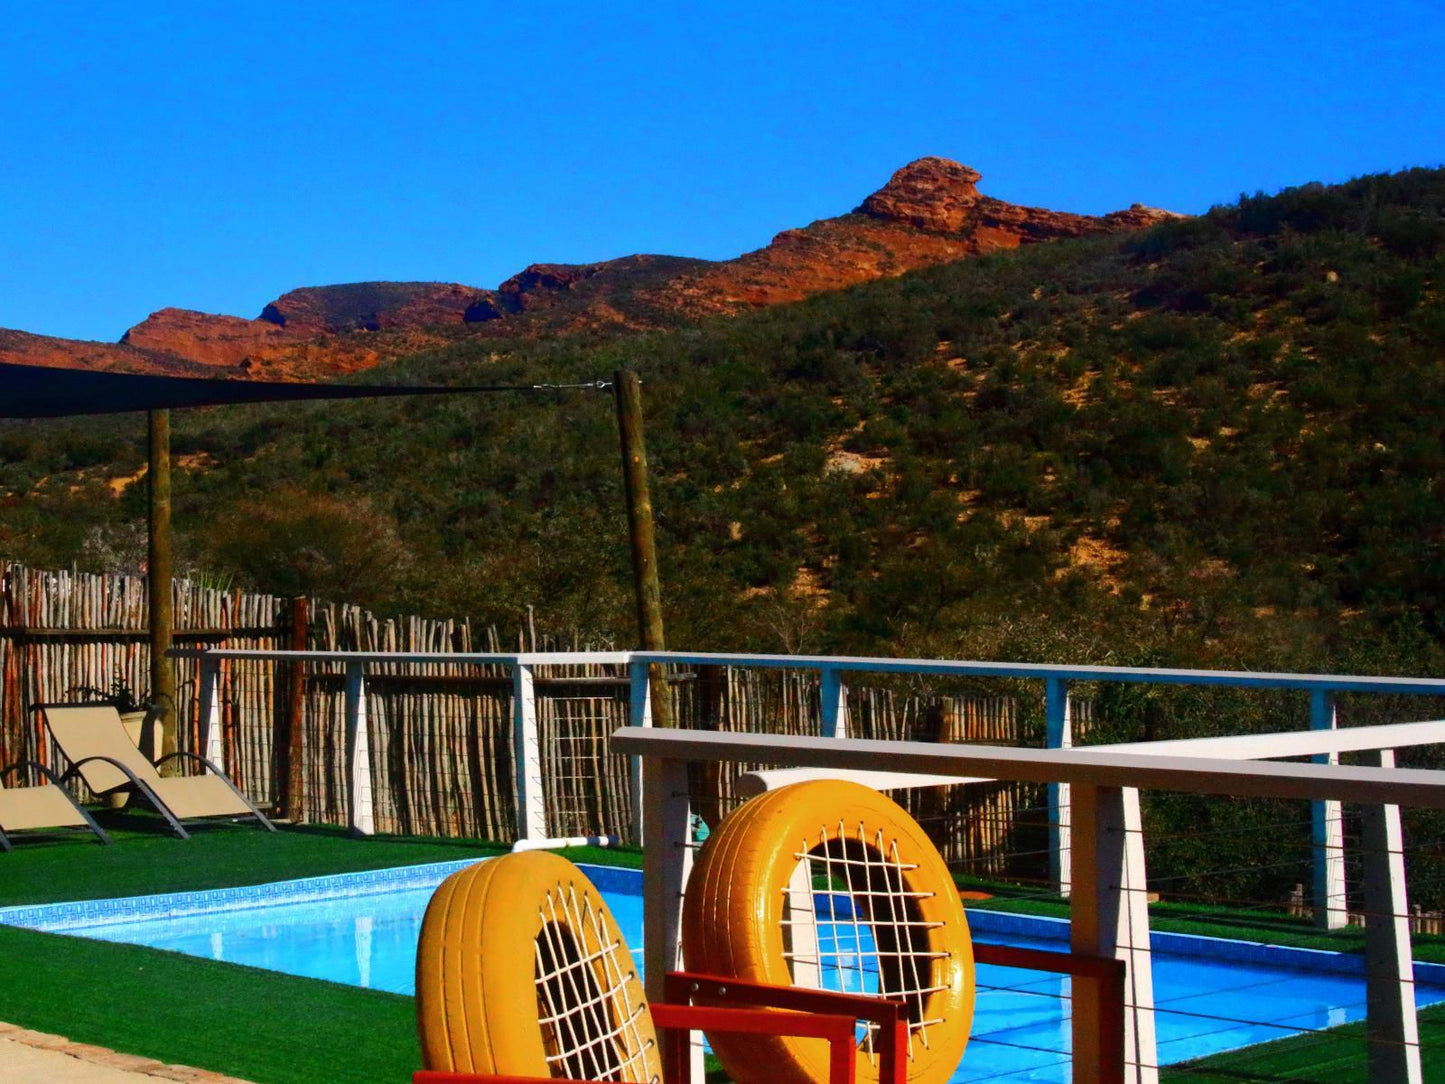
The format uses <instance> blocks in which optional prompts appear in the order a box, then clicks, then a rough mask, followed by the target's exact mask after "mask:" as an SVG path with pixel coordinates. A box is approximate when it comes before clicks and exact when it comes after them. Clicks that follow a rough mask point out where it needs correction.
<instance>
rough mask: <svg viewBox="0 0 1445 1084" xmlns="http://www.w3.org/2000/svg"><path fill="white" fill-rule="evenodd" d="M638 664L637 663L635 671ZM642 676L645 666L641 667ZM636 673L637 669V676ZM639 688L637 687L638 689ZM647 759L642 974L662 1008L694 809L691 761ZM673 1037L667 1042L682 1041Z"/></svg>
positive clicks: (696, 1063) (695, 1050) (675, 962)
mask: <svg viewBox="0 0 1445 1084" xmlns="http://www.w3.org/2000/svg"><path fill="white" fill-rule="evenodd" d="M637 665H638V664H637V663H634V664H633V666H634V667H636V666H637ZM642 669H643V670H644V672H645V671H646V669H647V667H646V665H645V664H643V666H642ZM636 673H637V671H636V670H635V669H634V670H633V674H634V675H635V674H636ZM634 687H635V686H634ZM642 759H643V767H642V772H643V777H642V792H641V802H640V803H639V804H640V805H641V806H642V809H643V831H644V834H645V835H646V837H647V839H648V840H649V843H648V847H647V850H646V851H645V852H644V853H643V858H642V903H643V908H644V912H645V913H646V915H647V921H646V922H645V923H644V924H643V930H642V940H643V970H644V972H645V973H646V975H647V996H648V999H649V1000H651V1001H653V1002H655V1003H657V1004H661V1003H662V1002H663V1001H664V1000H665V998H664V990H663V981H664V979H665V978H666V977H667V973H668V972H669V971H676V970H677V969H678V968H679V967H681V966H682V894H683V892H684V891H685V890H686V888H687V878H688V875H689V874H690V873H691V872H692V848H691V847H690V846H689V844H690V842H691V839H692V827H691V825H692V808H691V803H690V802H689V800H688V791H687V761H685V760H673V759H670V758H663V757H646V758H642ZM694 1035H695V1036H697V1038H696V1039H695V1040H694V1042H693V1047H692V1058H691V1063H692V1080H694V1081H698V1080H701V1079H702V1072H701V1070H702V1041H701V1033H699V1032H694ZM678 1037H679V1036H678V1033H676V1032H674V1033H673V1034H672V1035H670V1036H668V1037H667V1040H666V1041H670V1042H676V1041H678Z"/></svg>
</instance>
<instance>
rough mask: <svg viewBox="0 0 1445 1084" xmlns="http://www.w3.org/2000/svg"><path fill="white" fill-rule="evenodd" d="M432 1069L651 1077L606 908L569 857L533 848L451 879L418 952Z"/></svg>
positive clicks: (622, 944) (634, 988) (645, 1021)
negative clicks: (567, 858)
mask: <svg viewBox="0 0 1445 1084" xmlns="http://www.w3.org/2000/svg"><path fill="white" fill-rule="evenodd" d="M416 1015H417V1032H418V1034H419V1035H420V1037H421V1047H422V1063H423V1065H425V1066H426V1068H428V1069H435V1070H442V1071H445V1072H456V1073H475V1074H478V1075H486V1076H491V1075H495V1076H514V1077H543V1078H546V1077H565V1078H571V1079H578V1080H626V1081H637V1082H640V1084H649V1082H653V1084H655V1082H659V1081H661V1079H662V1064H661V1059H660V1057H659V1053H658V1048H657V1034H656V1032H655V1030H654V1028H653V1024H652V1018H651V1015H650V1014H649V1012H648V1009H647V1002H646V999H645V997H644V995H643V990H642V984H641V982H640V980H639V977H638V975H637V967H636V964H635V963H634V961H633V959H632V955H631V953H630V952H629V951H628V948H627V942H626V940H625V939H624V938H623V936H622V934H621V932H620V930H619V929H618V927H617V922H616V920H615V919H614V918H613V917H612V912H611V911H610V910H609V909H608V907H607V904H606V902H604V900H603V899H602V896H601V895H600V894H599V893H598V891H597V889H596V888H595V887H594V886H593V884H592V882H591V881H589V880H588V879H587V877H586V876H585V875H584V874H583V873H582V872H581V871H580V870H579V869H578V868H577V867H576V866H574V865H573V864H572V863H571V862H568V861H567V860H566V859H564V858H561V857H559V856H557V855H555V854H549V853H547V852H544V851H534V852H531V853H528V854H516V855H506V856H504V857H501V858H494V859H491V860H489V861H486V862H479V863H478V864H476V865H474V866H469V867H467V868H466V869H463V870H460V871H459V872H457V873H454V874H452V875H451V876H450V877H448V878H447V879H446V880H445V881H444V882H442V885H441V887H440V888H438V889H437V891H436V894H435V895H434V896H433V897H432V900H431V903H430V904H429V905H428V906H427V909H426V917H425V919H423V921H422V930H421V940H420V943H419V944H418V946H417V982H416Z"/></svg>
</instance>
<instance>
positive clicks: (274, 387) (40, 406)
mask: <svg viewBox="0 0 1445 1084" xmlns="http://www.w3.org/2000/svg"><path fill="white" fill-rule="evenodd" d="M609 387H611V383H610V382H608V381H604V380H594V381H588V382H586V383H580V384H465V385H460V384H459V385H421V384H303V383H293V382H287V381H277V380H225V379H212V378H208V377H192V376H158V375H154V374H151V373H113V372H97V371H95V370H91V369H55V368H50V367H48V366H43V365H18V364H12V363H10V362H0V418H61V417H68V416H71V415H78V414H123V413H126V412H128V411H136V410H168V409H178V408H184V407H202V406H225V405H228V404H231V403H283V402H297V401H304V400H318V399H381V398H389V397H394V396H398V395H477V394H482V393H486V392H545V391H567V390H582V389H591V390H599V391H600V390H605V389H607V388H609Z"/></svg>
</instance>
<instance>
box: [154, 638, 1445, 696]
mask: <svg viewBox="0 0 1445 1084" xmlns="http://www.w3.org/2000/svg"><path fill="white" fill-rule="evenodd" d="M171 654H172V655H173V656H175V657H176V658H190V659H196V658H212V659H278V660H287V661H306V662H362V663H397V662H425V663H445V662H451V663H479V664H485V663H492V664H501V665H524V666H547V665H587V664H594V665H619V666H620V665H625V664H627V663H630V662H643V663H665V664H667V663H670V664H676V665H695V666H746V667H752V668H756V669H796V670H822V671H830V672H833V673H842V672H863V673H874V674H930V675H935V676H939V677H949V676H955V677H995V678H1025V679H1033V680H1047V679H1053V680H1058V681H1103V682H1123V683H1133V684H1146V685H1219V686H1227V687H1232V688H1241V689H1310V690H1317V691H1318V690H1323V691H1328V692H1371V693H1398V694H1407V695H1418V696H1445V678H1414V677H1371V676H1367V675H1360V674H1291V673H1265V672H1258V673H1256V672H1253V671H1248V670H1182V669H1147V668H1143V667H1133V666H1052V665H1047V664H1043V663H1013V662H977V661H971V660H963V659H960V660H951V659H888V658H881V657H867V656H848V655H744V654H732V653H716V652H686V651H555V652H505V651H504V652H476V651H473V652H449V651H282V650H274V651H272V650H259V649H249V648H246V649H243V648H173V649H172V650H171Z"/></svg>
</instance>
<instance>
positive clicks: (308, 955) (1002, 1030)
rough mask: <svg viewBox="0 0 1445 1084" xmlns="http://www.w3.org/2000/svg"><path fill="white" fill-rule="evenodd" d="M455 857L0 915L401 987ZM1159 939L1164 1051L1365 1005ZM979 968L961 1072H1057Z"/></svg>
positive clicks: (620, 908) (1015, 939)
mask: <svg viewBox="0 0 1445 1084" xmlns="http://www.w3.org/2000/svg"><path fill="white" fill-rule="evenodd" d="M455 868H457V864H456V863H451V864H447V865H445V866H438V867H419V868H416V869H414V870H407V871H402V870H396V871H382V872H381V873H378V874H362V875H347V876H343V877H338V878H326V879H324V882H325V883H318V882H293V883H292V885H289V886H288V885H285V884H283V885H266V886H258V887H257V888H254V889H239V890H229V891H223V892H209V893H191V894H183V895H180V896H172V897H154V898H147V899H141V900H135V901H131V900H118V901H99V902H97V903H93V904H72V905H57V906H54V907H49V908H11V909H8V910H4V911H0V922H11V923H15V924H19V925H27V926H34V927H38V928H49V929H56V930H61V931H63V932H67V933H73V934H77V935H80V936H84V937H93V938H99V939H103V940H107V941H122V942H128V943H131V944H139V945H147V946H150V947H153V948H158V949H167V950H170V951H174V952H183V953H187V954H189V955H192V956H201V957H205V958H208V959H215V960H225V961H228V962H231V963H238V964H248V965H250V966H252V967H262V968H267V969H270V970H274V971H284V972H288V973H290V974H293V975H303V976H306V977H309V978H315V979H325V980H329V981H331V982H341V983H347V984H350V985H354V986H364V987H368V988H370V989H375V990H388V991H391V992H394V993H398V994H410V993H412V992H413V981H414V976H413V969H414V967H415V958H416V943H417V936H418V933H419V930H420V927H421V916H422V913H423V911H424V910H425V908H426V904H427V901H428V900H429V899H430V898H431V894H432V892H433V890H434V888H435V886H436V885H437V884H438V883H440V881H441V879H442V878H443V877H444V876H445V875H446V874H447V873H450V872H451V871H452V869H455ZM589 873H593V874H594V876H595V878H596V879H597V880H598V881H599V883H600V885H601V887H602V888H603V890H604V894H605V895H606V897H607V901H608V904H609V905H610V906H611V908H612V910H613V913H614V914H615V915H616V917H617V920H618V923H619V925H621V927H622V929H623V931H624V933H625V934H626V936H627V939H628V943H629V944H630V945H632V946H633V949H634V952H635V953H637V956H638V964H639V967H640V966H641V962H642V961H641V946H642V900H641V897H640V895H638V893H639V892H640V878H639V877H637V875H636V874H635V873H630V872H627V871H614V870H607V871H601V870H596V871H594V870H589ZM297 897H301V898H300V899H299V901H297V902H287V901H288V899H289V900H296V899H297ZM188 911H189V912H192V913H186V912H188ZM970 921H971V924H972V926H973V932H974V937H975V939H976V940H979V941H992V942H998V943H1005V944H1011V945H1020V946H1025V947H1033V948H1043V949H1051V950H1054V951H1059V950H1063V949H1066V945H1065V944H1063V943H1061V941H1060V938H1061V937H1063V936H1066V926H1065V925H1064V924H1062V923H1058V922H1051V921H1050V920H1047V919H1027V918H1021V917H1019V916H1003V915H994V914H989V913H982V912H977V911H975V912H972V913H971V915H970ZM850 928H851V924H850ZM841 929H842V928H841V926H840V933H841ZM819 936H820V941H821V940H825V939H829V938H830V937H831V936H832V934H831V932H830V931H828V930H827V928H826V926H824V927H823V928H820V930H819ZM844 936H851V935H844ZM1157 941H1158V943H1157V944H1156V946H1155V952H1154V991H1155V1002H1156V1006H1157V1009H1156V1027H1157V1031H1158V1045H1159V1058H1160V1062H1161V1063H1162V1064H1172V1063H1175V1062H1179V1061H1185V1060H1188V1059H1190V1058H1196V1057H1200V1056H1202V1055H1206V1054H1213V1053H1218V1052H1220V1051H1223V1050H1231V1049H1235V1048H1238V1047H1241V1046H1248V1045H1251V1044H1253V1043H1259V1042H1266V1041H1268V1040H1271V1039H1278V1038H1283V1037H1286V1036H1289V1035H1293V1034H1297V1033H1298V1032H1299V1031H1300V1030H1313V1029H1316V1028H1323V1027H1331V1026H1334V1025H1337V1024H1343V1023H1347V1022H1349V1021H1353V1020H1359V1019H1362V1018H1363V1017H1364V1012H1365V993H1364V981H1363V978H1362V977H1361V976H1360V975H1358V974H1353V973H1348V972H1349V971H1350V970H1351V969H1354V968H1357V961H1355V960H1353V959H1352V958H1347V957H1339V956H1337V955H1336V954H1333V953H1310V952H1307V951H1304V950H1280V949H1274V948H1264V947H1261V946H1253V945H1248V944H1244V943H1240V942H1229V941H1214V940H1212V939H1208V938H1181V937H1179V936H1177V935H1159V936H1158V938H1157ZM844 947H846V946H844ZM865 947H866V946H865ZM1171 949H1173V950H1174V951H1171ZM1229 956H1233V957H1236V958H1234V959H1229V958H1225V957H1229ZM1251 956H1255V957H1263V959H1256V960H1250V959H1248V957H1251ZM1437 971H1441V972H1445V969H1437V968H1435V967H1433V966H1426V967H1424V968H1422V969H1421V974H1420V975H1417V979H1423V978H1425V977H1426V976H1427V975H1428V976H1429V978H1430V979H1431V981H1430V982H1424V981H1422V982H1417V986H1416V998H1417V1001H1418V1003H1419V1004H1420V1005H1421V1006H1422V1007H1423V1006H1425V1005H1428V1004H1433V1003H1435V1002H1438V1001H1442V1000H1445V985H1435V984H1433V983H1434V982H1437V981H1439V980H1440V979H1441V977H1442V974H1437V973H1436V972H1437ZM826 981H827V976H826V974H825V982H826ZM977 981H978V1001H977V1006H976V1009H975V1015H974V1022H973V1033H972V1037H971V1038H970V1041H969V1045H968V1050H967V1052H966V1054H965V1057H964V1060H963V1064H962V1065H961V1066H960V1067H959V1070H958V1072H957V1073H955V1074H954V1076H953V1078H952V1079H953V1081H954V1082H955V1084H964V1082H973V1081H983V1080H998V1079H1005V1080H1008V1081H1011V1082H1017V1084H1065V1082H1067V1081H1068V1079H1069V1067H1068V1060H1069V1020H1068V1017H1067V1009H1068V1001H1067V996H1068V990H1069V985H1068V984H1069V980H1068V979H1067V978H1065V977H1062V976H1059V975H1053V974H1047V973H1043V972H1036V971H1024V970H1020V969H1016V968H1000V967H994V966H988V965H982V966H980V967H979V968H978V979H977Z"/></svg>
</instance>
